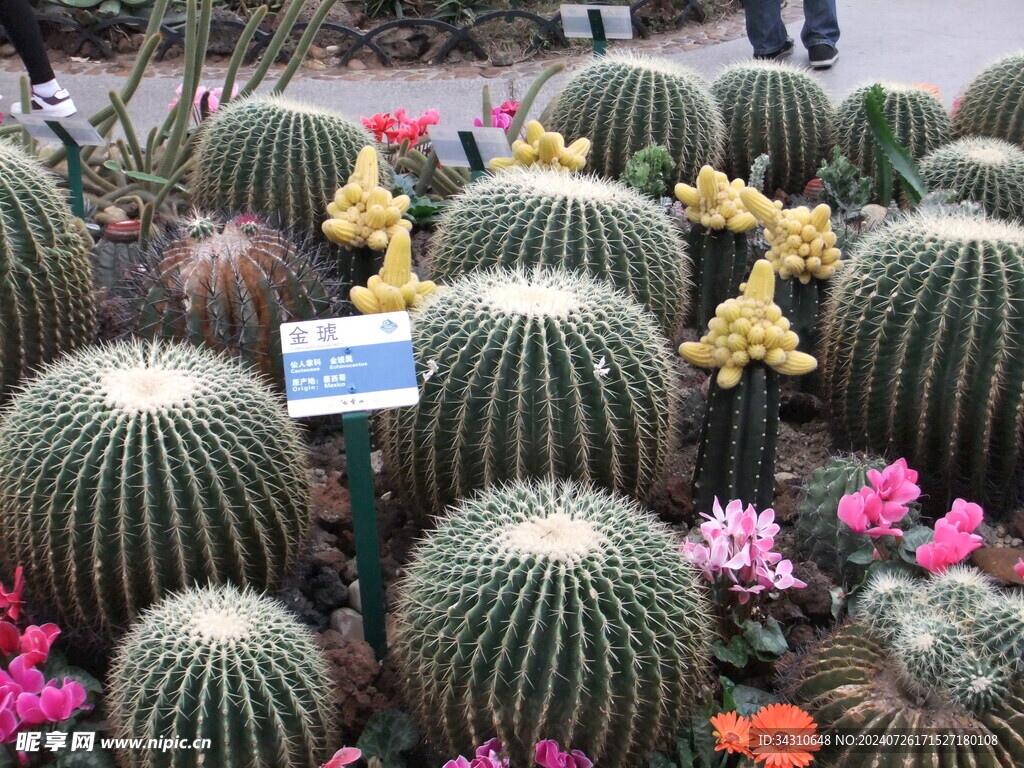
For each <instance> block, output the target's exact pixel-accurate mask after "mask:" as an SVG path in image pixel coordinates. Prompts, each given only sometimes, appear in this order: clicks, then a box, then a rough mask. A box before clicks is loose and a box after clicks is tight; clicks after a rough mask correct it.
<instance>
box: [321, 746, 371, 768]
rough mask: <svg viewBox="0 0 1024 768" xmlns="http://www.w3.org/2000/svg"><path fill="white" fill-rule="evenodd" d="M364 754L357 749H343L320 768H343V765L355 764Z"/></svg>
mask: <svg viewBox="0 0 1024 768" xmlns="http://www.w3.org/2000/svg"><path fill="white" fill-rule="evenodd" d="M362 756H363V753H362V752H361V751H359V750H358V749H356V748H355V747H342V748H341V749H339V750H338V751H337V752H335V753H334V757H332V758H331V759H330V760H328V761H327V762H326V763H324V764H323V765H321V766H320V768H341V766H343V765H348V764H349V763H354V762H355V761H356V760H358V759H359V758H360V757H362Z"/></svg>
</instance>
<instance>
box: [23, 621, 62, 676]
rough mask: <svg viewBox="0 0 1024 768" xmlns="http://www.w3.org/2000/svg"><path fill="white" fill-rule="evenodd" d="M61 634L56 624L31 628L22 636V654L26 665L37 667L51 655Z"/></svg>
mask: <svg viewBox="0 0 1024 768" xmlns="http://www.w3.org/2000/svg"><path fill="white" fill-rule="evenodd" d="M59 634H60V627H58V626H57V625H56V624H43V626H41V627H35V626H33V627H29V628H28V629H26V630H25V633H24V634H23V635H22V636H21V653H22V655H24V656H25V663H26V664H28V665H29V666H31V667H37V666H39V665H40V664H42V663H43V662H44V661H46V657H47V656H49V655H50V647H51V646H52V645H53V641H54V640H56V639H57V636H58V635H59Z"/></svg>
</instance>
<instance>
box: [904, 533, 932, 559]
mask: <svg viewBox="0 0 1024 768" xmlns="http://www.w3.org/2000/svg"><path fill="white" fill-rule="evenodd" d="M934 537H935V531H933V530H932V529H931V528H929V527H928V526H927V525H915V526H914V527H913V528H911V529H910V530H909V531H906V532H905V533H904V534H903V539H902V540H901V541H900V556H901V557H902V556H904V555H909V556H910V559H909V560H908V562H910V563H916V562H917V560H916V559H915V558H914V553H915V552H917V548H918V547H920V546H922V545H924V544H928V543H929V542H930V541H931V540H932V539H933V538H934Z"/></svg>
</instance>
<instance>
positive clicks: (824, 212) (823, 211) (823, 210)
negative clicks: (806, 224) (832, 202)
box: [811, 203, 832, 232]
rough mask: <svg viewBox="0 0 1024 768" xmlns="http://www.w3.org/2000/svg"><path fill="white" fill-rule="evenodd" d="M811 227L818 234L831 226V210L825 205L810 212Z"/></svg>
mask: <svg viewBox="0 0 1024 768" xmlns="http://www.w3.org/2000/svg"><path fill="white" fill-rule="evenodd" d="M811 226H812V227H814V228H815V229H816V230H818V231H819V232H824V231H825V230H826V229H829V228H830V227H831V226H832V209H831V208H829V207H828V206H827V205H825V203H822V204H821V205H819V206H817V207H816V208H815V209H814V210H813V211H811Z"/></svg>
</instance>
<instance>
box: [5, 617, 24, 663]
mask: <svg viewBox="0 0 1024 768" xmlns="http://www.w3.org/2000/svg"><path fill="white" fill-rule="evenodd" d="M20 647H21V633H20V632H19V631H18V628H17V627H16V626H14V625H13V624H11V623H10V622H8V621H0V656H10V655H11V654H12V653H16V652H17V650H18V648H20Z"/></svg>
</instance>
